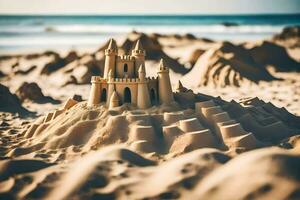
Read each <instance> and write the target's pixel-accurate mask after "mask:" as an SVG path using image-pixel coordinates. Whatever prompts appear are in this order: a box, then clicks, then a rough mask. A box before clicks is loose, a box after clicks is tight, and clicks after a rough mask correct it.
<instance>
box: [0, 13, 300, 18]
mask: <svg viewBox="0 0 300 200" xmlns="http://www.w3.org/2000/svg"><path fill="white" fill-rule="evenodd" d="M253 15H256V16H257V15H258V16H271V15H273V16H274V15H300V12H297V13H296V12H295V13H278V12H275V13H168V14H165V13H123V14H116V13H110V14H109V13H107V14H98V13H0V16H112V17H114V16H150V17H151V16H253Z"/></svg>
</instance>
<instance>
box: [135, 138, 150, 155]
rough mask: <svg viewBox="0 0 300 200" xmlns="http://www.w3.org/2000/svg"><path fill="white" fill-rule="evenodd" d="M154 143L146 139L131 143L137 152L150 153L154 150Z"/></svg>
mask: <svg viewBox="0 0 300 200" xmlns="http://www.w3.org/2000/svg"><path fill="white" fill-rule="evenodd" d="M152 146H153V145H152V144H150V143H149V142H148V141H146V140H138V141H134V142H133V143H131V145H130V148H131V149H132V150H134V151H137V152H143V153H150V152H153V147H152Z"/></svg>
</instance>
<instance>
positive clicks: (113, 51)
mask: <svg viewBox="0 0 300 200" xmlns="http://www.w3.org/2000/svg"><path fill="white" fill-rule="evenodd" d="M117 55H118V46H117V43H116V41H115V40H114V39H110V40H109V43H108V46H107V49H105V64H104V78H108V73H109V70H112V72H114V71H115V67H116V57H117Z"/></svg>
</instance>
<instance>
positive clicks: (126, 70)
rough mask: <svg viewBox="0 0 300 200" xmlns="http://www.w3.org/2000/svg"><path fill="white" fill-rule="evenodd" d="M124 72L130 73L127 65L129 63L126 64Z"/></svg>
mask: <svg viewBox="0 0 300 200" xmlns="http://www.w3.org/2000/svg"><path fill="white" fill-rule="evenodd" d="M124 72H128V65H127V63H125V64H124Z"/></svg>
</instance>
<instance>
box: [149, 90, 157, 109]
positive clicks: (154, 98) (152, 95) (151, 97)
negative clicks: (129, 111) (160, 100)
mask: <svg viewBox="0 0 300 200" xmlns="http://www.w3.org/2000/svg"><path fill="white" fill-rule="evenodd" d="M150 100H151V104H152V105H155V104H156V94H155V90H154V89H153V88H151V90H150Z"/></svg>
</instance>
